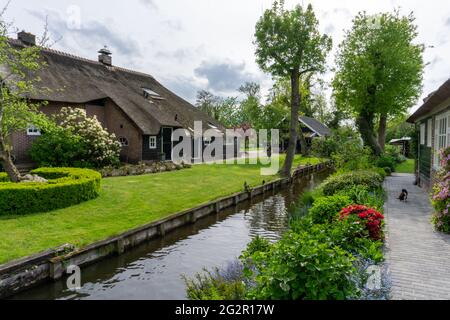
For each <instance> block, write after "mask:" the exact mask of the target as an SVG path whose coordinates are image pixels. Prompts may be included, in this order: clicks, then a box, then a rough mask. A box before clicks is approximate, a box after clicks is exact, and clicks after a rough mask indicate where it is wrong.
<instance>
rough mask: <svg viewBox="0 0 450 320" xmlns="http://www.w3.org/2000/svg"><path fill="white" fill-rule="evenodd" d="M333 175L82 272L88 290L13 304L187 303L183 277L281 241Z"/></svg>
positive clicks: (52, 289)
mask: <svg viewBox="0 0 450 320" xmlns="http://www.w3.org/2000/svg"><path fill="white" fill-rule="evenodd" d="M328 175H329V172H321V173H316V174H314V175H311V176H310V177H307V178H303V179H302V181H297V182H295V183H294V184H292V185H291V186H289V188H288V189H285V190H282V191H280V192H278V193H276V194H269V195H266V196H265V197H257V198H254V199H253V200H252V201H251V202H246V203H241V204H239V205H238V206H237V207H234V208H230V209H227V210H224V211H222V212H220V213H219V214H217V215H212V216H209V217H206V218H204V219H202V220H199V221H198V222H197V223H195V224H193V225H189V226H186V227H183V228H181V229H178V230H176V231H173V232H171V233H169V234H168V235H167V236H166V237H165V238H164V239H160V240H154V241H151V242H149V243H146V244H143V245H141V246H139V247H136V248H134V249H132V250H131V251H129V252H126V253H125V254H123V255H121V256H115V257H111V258H108V259H106V260H103V261H101V262H99V263H96V264H94V265H92V266H89V267H87V268H83V269H82V271H81V279H82V287H81V290H78V291H70V290H68V289H67V287H66V280H61V281H58V282H51V283H47V284H43V285H40V286H38V287H36V288H33V289H31V290H28V291H26V292H23V293H21V294H18V295H16V296H14V297H12V298H13V299H156V300H157V299H174V300H178V299H186V293H185V284H184V281H183V279H182V275H187V276H193V275H195V273H197V272H200V271H202V269H203V268H205V267H206V268H208V269H211V268H214V267H225V266H227V265H228V264H229V263H230V262H233V261H235V260H236V258H237V257H239V255H240V254H241V252H242V250H244V249H245V248H246V246H247V244H248V243H249V242H250V241H251V240H252V238H253V237H255V236H257V235H259V236H262V237H265V238H267V239H269V240H272V241H276V240H277V239H279V237H280V235H281V234H282V233H283V232H284V231H285V230H286V229H287V228H288V222H289V211H290V208H292V206H293V205H294V204H295V202H296V200H297V199H298V198H299V196H300V195H301V193H303V192H305V191H307V190H311V189H313V188H315V187H317V185H318V184H320V182H322V181H323V180H324V179H325V178H326V177H327V176H328Z"/></svg>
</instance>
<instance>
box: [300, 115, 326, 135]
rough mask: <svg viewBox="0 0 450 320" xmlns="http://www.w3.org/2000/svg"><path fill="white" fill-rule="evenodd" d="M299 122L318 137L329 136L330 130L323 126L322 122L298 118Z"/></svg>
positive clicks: (303, 117) (308, 118)
mask: <svg viewBox="0 0 450 320" xmlns="http://www.w3.org/2000/svg"><path fill="white" fill-rule="evenodd" d="M299 120H300V122H301V123H302V124H303V125H305V126H306V127H307V128H308V129H310V130H311V131H312V132H314V133H315V134H316V135H318V136H319V137H327V136H329V135H331V130H330V128H328V127H327V126H326V125H324V124H323V123H322V122H320V121H318V120H316V119H314V118H310V117H305V116H302V117H299Z"/></svg>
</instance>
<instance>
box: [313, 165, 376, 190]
mask: <svg viewBox="0 0 450 320" xmlns="http://www.w3.org/2000/svg"><path fill="white" fill-rule="evenodd" d="M383 181H384V176H382V175H380V174H379V173H377V172H375V171H372V170H360V171H353V172H348V173H343V174H335V175H333V176H331V177H329V178H328V179H326V180H325V182H324V183H323V184H322V186H321V188H322V190H323V193H324V195H326V196H332V195H334V194H336V193H338V192H339V191H342V190H347V189H349V188H352V187H353V186H355V185H362V186H364V187H366V188H367V189H368V190H377V189H379V188H381V186H382V183H383Z"/></svg>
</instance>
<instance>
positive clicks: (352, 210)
mask: <svg viewBox="0 0 450 320" xmlns="http://www.w3.org/2000/svg"><path fill="white" fill-rule="evenodd" d="M350 215H355V216H357V217H358V218H359V219H361V220H364V221H365V223H366V228H367V230H368V231H369V235H370V237H371V238H372V239H374V240H380V239H381V228H382V221H383V220H384V216H383V215H382V214H381V213H379V212H378V211H376V210H375V209H372V208H369V207H366V206H362V205H352V206H348V207H346V208H344V209H342V211H341V212H340V213H339V216H340V219H341V220H343V219H346V218H347V217H349V216H350Z"/></svg>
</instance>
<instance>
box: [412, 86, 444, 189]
mask: <svg viewBox="0 0 450 320" xmlns="http://www.w3.org/2000/svg"><path fill="white" fill-rule="evenodd" d="M408 122H410V123H414V124H416V126H417V127H418V129H419V131H420V133H419V146H418V158H417V167H418V169H417V173H416V175H417V179H418V183H419V184H420V185H421V186H423V187H424V188H427V189H429V188H430V187H431V186H432V185H433V183H434V177H435V173H436V171H437V170H438V169H439V168H440V163H439V162H440V161H439V160H440V159H439V150H441V149H443V148H446V147H449V146H450V79H449V80H447V81H446V82H445V83H444V84H443V85H442V86H441V87H440V88H439V89H437V90H436V91H434V92H433V93H431V94H430V95H429V96H428V97H427V98H426V99H425V100H424V103H423V105H422V106H421V107H420V108H419V109H418V110H417V111H416V112H415V113H414V114H413V115H412V116H411V117H410V118H409V119H408Z"/></svg>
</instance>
